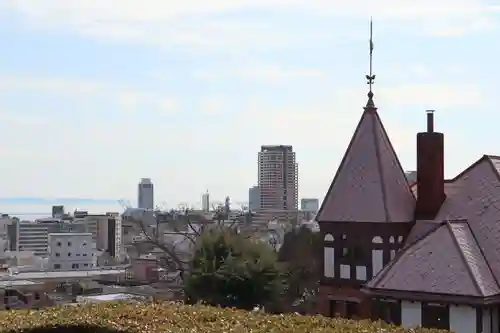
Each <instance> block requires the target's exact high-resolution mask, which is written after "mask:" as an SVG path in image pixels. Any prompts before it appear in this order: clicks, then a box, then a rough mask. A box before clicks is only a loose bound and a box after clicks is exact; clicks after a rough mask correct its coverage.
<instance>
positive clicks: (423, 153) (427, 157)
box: [415, 110, 446, 220]
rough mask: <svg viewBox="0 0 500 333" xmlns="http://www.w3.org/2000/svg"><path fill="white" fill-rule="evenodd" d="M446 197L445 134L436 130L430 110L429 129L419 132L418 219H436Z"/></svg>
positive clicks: (432, 113) (428, 115) (428, 114)
mask: <svg viewBox="0 0 500 333" xmlns="http://www.w3.org/2000/svg"><path fill="white" fill-rule="evenodd" d="M445 197H446V196H445V194H444V135H443V133H437V132H434V110H428V111H427V131H426V132H422V133H418V134H417V208H416V212H415V215H416V219H419V220H430V219H434V218H435V217H436V214H437V213H438V211H439V209H440V208H441V205H442V204H443V201H444V199H445Z"/></svg>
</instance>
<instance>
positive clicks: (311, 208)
mask: <svg viewBox="0 0 500 333" xmlns="http://www.w3.org/2000/svg"><path fill="white" fill-rule="evenodd" d="M300 210H301V211H304V212H308V213H314V214H316V213H317V212H318V210H319V200H318V199H316V198H302V199H300Z"/></svg>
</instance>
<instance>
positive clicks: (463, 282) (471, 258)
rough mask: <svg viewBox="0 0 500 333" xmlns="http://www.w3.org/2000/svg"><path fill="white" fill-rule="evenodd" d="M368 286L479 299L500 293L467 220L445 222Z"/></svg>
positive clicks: (396, 259) (392, 263)
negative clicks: (476, 297) (478, 297)
mask: <svg viewBox="0 0 500 333" xmlns="http://www.w3.org/2000/svg"><path fill="white" fill-rule="evenodd" d="M367 287H369V288H372V289H386V290H394V291H410V292H424V293H433V294H449V295H461V296H480V297H485V296H492V295H495V294H498V293H500V287H499V286H498V283H497V281H496V280H495V278H494V276H493V274H492V271H491V269H490V267H489V266H488V264H487V262H486V259H485V257H484V256H483V254H482V252H481V250H480V247H479V245H478V243H477V241H476V239H475V237H474V235H473V234H472V232H471V229H470V228H469V224H468V223H467V222H466V221H453V222H445V223H442V224H441V225H440V226H439V227H438V228H436V229H434V230H432V231H431V232H430V233H429V234H428V235H426V236H425V237H423V238H421V239H420V240H418V241H417V242H415V243H414V244H412V245H411V246H410V247H408V248H407V249H406V250H405V251H404V252H402V253H400V254H399V255H398V256H397V257H396V258H395V259H394V260H393V261H392V262H391V263H390V264H389V265H388V266H387V267H385V268H384V269H383V270H382V271H381V272H380V273H379V274H378V275H377V276H376V277H375V278H374V279H373V280H372V281H370V282H369V283H368V284H367Z"/></svg>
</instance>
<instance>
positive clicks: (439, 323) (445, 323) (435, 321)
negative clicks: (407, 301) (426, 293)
mask: <svg viewBox="0 0 500 333" xmlns="http://www.w3.org/2000/svg"><path fill="white" fill-rule="evenodd" d="M422 327H425V328H437V329H444V330H449V329H450V309H449V306H448V305H445V304H437V303H422Z"/></svg>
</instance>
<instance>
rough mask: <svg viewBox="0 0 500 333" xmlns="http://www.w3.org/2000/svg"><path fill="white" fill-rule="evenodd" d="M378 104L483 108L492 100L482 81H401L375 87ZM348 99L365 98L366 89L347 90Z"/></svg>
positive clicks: (436, 107) (345, 94) (387, 105)
mask: <svg viewBox="0 0 500 333" xmlns="http://www.w3.org/2000/svg"><path fill="white" fill-rule="evenodd" d="M373 90H374V93H375V103H376V104H377V105H378V104H380V105H384V106H385V107H390V108H393V107H414V108H422V109H423V110H425V109H442V110H451V109H453V108H456V107H458V108H460V107H470V106H474V107H482V106H486V105H488V103H490V102H491V101H490V100H489V98H488V96H487V95H485V94H484V92H483V91H482V90H481V87H480V85H479V84H474V83H463V84H461V83H454V82H439V81H437V82H436V81H434V82H429V83H419V84H399V85H394V86H380V85H378V86H374V88H373ZM342 94H343V95H344V96H345V98H346V99H351V100H360V99H361V98H366V97H364V96H366V90H363V89H350V88H347V89H345V90H344V91H343V92H342Z"/></svg>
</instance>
